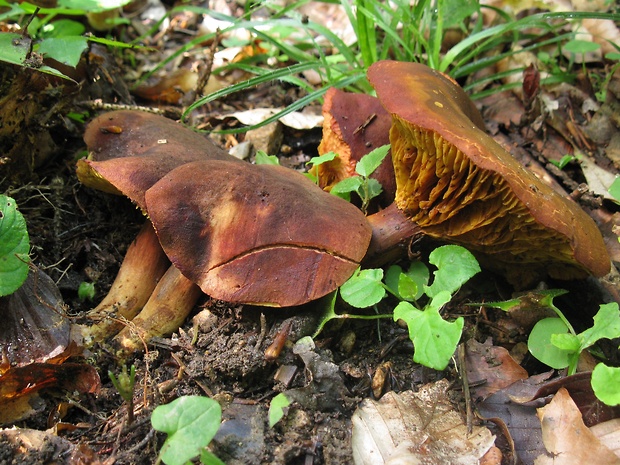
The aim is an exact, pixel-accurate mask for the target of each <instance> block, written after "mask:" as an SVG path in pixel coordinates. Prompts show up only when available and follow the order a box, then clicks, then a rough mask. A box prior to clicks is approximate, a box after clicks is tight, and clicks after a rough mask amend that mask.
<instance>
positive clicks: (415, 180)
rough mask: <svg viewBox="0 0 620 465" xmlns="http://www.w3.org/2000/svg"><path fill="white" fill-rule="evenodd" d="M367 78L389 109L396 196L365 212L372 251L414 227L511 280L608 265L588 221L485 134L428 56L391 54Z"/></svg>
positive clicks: (601, 271) (598, 271)
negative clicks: (407, 58)
mask: <svg viewBox="0 0 620 465" xmlns="http://www.w3.org/2000/svg"><path fill="white" fill-rule="evenodd" d="M368 79H369V80H370V82H371V84H372V85H373V87H374V88H375V90H376V92H377V96H378V98H379V100H380V101H381V104H382V105H383V106H384V107H385V109H386V110H387V111H388V112H389V113H390V114H391V115H392V127H391V130H390V142H391V145H392V159H393V163H394V171H395V175H396V186H397V192H396V199H395V202H394V204H393V205H391V206H390V207H388V208H387V209H386V210H384V211H383V212H380V214H378V215H377V216H375V217H372V216H371V217H369V220H370V221H371V223H372V224H373V228H374V229H375V234H374V235H373V242H372V243H371V250H370V251H369V254H371V255H377V254H379V255H380V254H381V253H382V251H384V250H387V249H390V248H391V247H392V246H393V245H394V244H395V243H396V242H398V241H401V240H403V238H404V237H406V236H407V235H411V234H412V233H413V232H415V231H418V232H422V233H423V234H425V235H427V236H431V237H434V238H437V239H439V240H441V241H446V242H452V243H457V244H461V245H463V246H465V247H467V248H469V249H470V250H472V252H474V253H477V256H478V257H479V258H480V259H481V260H482V261H483V262H484V263H486V264H487V265H488V266H494V267H495V268H499V269H500V270H502V271H504V272H505V273H506V274H507V275H508V277H509V278H511V280H512V281H518V280H520V279H522V280H529V279H528V278H530V279H532V278H536V275H537V274H541V275H546V274H548V275H550V276H551V277H554V278H563V279H572V278H577V277H583V276H585V275H587V274H588V273H590V274H593V275H595V276H603V275H605V274H606V273H608V272H609V269H610V259H609V255H608V253H607V250H606V248H605V244H604V242H603V239H602V236H601V234H600V231H599V230H598V228H597V227H596V225H595V223H594V221H593V220H592V219H591V218H590V217H589V216H588V215H587V214H586V213H585V212H584V211H583V210H582V209H581V208H580V207H579V206H578V205H577V204H575V203H574V202H572V201H571V200H569V199H567V198H566V197H563V196H562V195H560V194H558V193H557V192H555V191H554V190H553V189H552V188H550V187H549V186H547V185H546V184H544V183H543V182H541V181H540V180H539V179H538V178H536V177H535V176H534V175H532V174H531V173H529V172H528V171H527V170H525V168H523V167H522V166H521V165H520V164H519V163H518V162H517V161H516V160H515V159H514V158H513V157H512V156H511V155H510V154H509V153H508V152H507V151H506V150H504V149H503V148H502V147H501V146H500V145H499V144H497V143H496V142H495V141H494V140H493V139H492V138H491V137H490V136H489V135H487V134H486V133H485V132H484V130H483V129H482V128H483V127H484V126H483V124H482V118H481V117H480V114H479V113H478V111H477V110H476V108H475V106H474V105H473V103H472V102H471V100H470V99H469V98H468V97H467V96H466V94H465V93H464V91H463V90H462V89H461V88H460V87H459V86H458V85H456V84H455V83H454V82H452V81H451V80H449V79H447V78H446V77H445V76H444V75H442V74H441V73H439V72H437V71H434V70H432V69H430V68H428V67H426V66H424V65H421V64H417V63H402V62H395V61H382V62H378V63H375V64H373V65H372V66H371V67H370V68H369V70H368ZM386 218H387V219H390V220H391V221H392V225H391V226H388V227H385V225H384V221H385V220H386ZM395 225H396V226H395ZM412 225H413V226H412ZM398 228H400V230H399V229H398ZM381 231H383V232H385V234H383V235H382V234H381ZM525 265H527V266H525Z"/></svg>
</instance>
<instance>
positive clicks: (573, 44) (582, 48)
mask: <svg viewBox="0 0 620 465" xmlns="http://www.w3.org/2000/svg"><path fill="white" fill-rule="evenodd" d="M599 48H601V46H600V45H599V44H597V43H596V42H591V41H589V40H579V39H574V40H569V41H568V42H566V43H565V44H564V46H563V47H562V49H563V50H564V51H566V52H569V53H574V54H576V55H582V54H584V53H588V52H595V51H596V50H598V49H599Z"/></svg>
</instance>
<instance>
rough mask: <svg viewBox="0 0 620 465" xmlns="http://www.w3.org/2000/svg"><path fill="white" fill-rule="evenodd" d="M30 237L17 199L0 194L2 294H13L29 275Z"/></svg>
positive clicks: (0, 272)
mask: <svg viewBox="0 0 620 465" xmlns="http://www.w3.org/2000/svg"><path fill="white" fill-rule="evenodd" d="M29 250H30V239H29V237H28V230H27V229H26V220H25V219H24V217H23V216H22V214H21V213H20V212H19V211H18V210H17V204H16V203H15V200H13V199H12V198H11V197H7V196H6V195H0V296H4V295H8V294H12V293H13V292H15V291H16V290H17V289H19V287H20V286H21V285H22V284H23V283H24V281H25V280H26V277H27V276H28V262H29V261H30V258H29V257H28V251H29Z"/></svg>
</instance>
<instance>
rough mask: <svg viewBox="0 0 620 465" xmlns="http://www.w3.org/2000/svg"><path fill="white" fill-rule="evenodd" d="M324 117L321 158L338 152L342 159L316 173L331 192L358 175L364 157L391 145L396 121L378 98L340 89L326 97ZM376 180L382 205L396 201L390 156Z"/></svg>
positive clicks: (316, 170) (376, 173) (377, 174)
mask: <svg viewBox="0 0 620 465" xmlns="http://www.w3.org/2000/svg"><path fill="white" fill-rule="evenodd" d="M323 118H324V121H323V138H322V139H321V143H320V144H319V147H318V152H319V154H320V155H323V154H325V153H328V152H334V153H336V154H338V157H337V158H335V159H334V160H332V161H328V162H325V163H322V164H320V165H318V166H316V167H314V168H313V169H312V171H313V173H314V174H315V175H316V177H317V179H318V180H319V186H321V187H322V188H324V189H325V190H327V191H329V190H330V189H331V188H332V187H333V186H334V185H335V184H337V183H338V182H339V181H341V180H343V179H345V178H348V177H351V176H354V175H355V165H356V164H357V162H358V161H359V160H360V159H361V158H362V157H363V156H364V155H366V154H367V153H369V152H371V151H372V150H374V149H376V148H377V147H381V146H382V145H386V144H389V142H390V141H389V130H390V125H391V124H392V118H391V116H390V114H389V113H388V112H387V111H386V110H385V109H384V108H383V106H382V105H381V103H380V102H379V100H378V99H377V98H376V97H372V96H370V95H364V94H355V93H351V92H344V91H342V90H339V89H336V88H331V89H329V90H328V91H327V93H326V94H325V103H324V104H323ZM372 177H373V178H375V179H377V180H378V181H379V182H380V183H381V186H382V187H383V193H382V198H381V201H382V203H384V204H385V205H388V204H390V203H391V202H392V201H393V200H394V191H395V181H394V168H393V165H392V162H391V161H390V158H389V156H388V157H386V158H385V159H384V160H383V163H381V165H380V166H379V167H378V168H377V169H376V170H375V172H374V173H373V174H372Z"/></svg>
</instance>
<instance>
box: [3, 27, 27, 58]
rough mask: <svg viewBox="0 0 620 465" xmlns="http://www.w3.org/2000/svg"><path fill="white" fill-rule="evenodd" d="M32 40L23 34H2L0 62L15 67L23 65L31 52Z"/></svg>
mask: <svg viewBox="0 0 620 465" xmlns="http://www.w3.org/2000/svg"><path fill="white" fill-rule="evenodd" d="M31 42H32V41H31V40H30V39H29V38H28V37H22V35H21V34H15V33H12V32H0V60H2V61H4V62H6V63H11V64H13V65H20V66H21V65H23V64H24V60H25V59H26V57H27V56H28V52H29V51H30V44H31Z"/></svg>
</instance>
